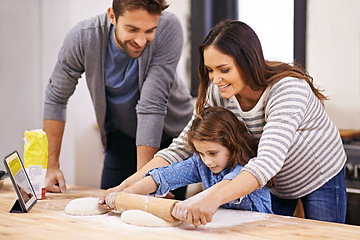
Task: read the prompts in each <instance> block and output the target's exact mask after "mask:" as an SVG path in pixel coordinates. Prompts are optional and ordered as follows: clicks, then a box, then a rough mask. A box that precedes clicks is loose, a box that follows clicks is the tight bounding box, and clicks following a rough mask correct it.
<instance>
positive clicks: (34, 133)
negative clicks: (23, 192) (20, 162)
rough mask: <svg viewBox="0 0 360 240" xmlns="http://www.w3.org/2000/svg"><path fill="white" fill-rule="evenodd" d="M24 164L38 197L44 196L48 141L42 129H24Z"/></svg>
mask: <svg viewBox="0 0 360 240" xmlns="http://www.w3.org/2000/svg"><path fill="white" fill-rule="evenodd" d="M24 141H25V144H24V166H25V169H26V171H27V173H28V175H29V178H30V181H31V184H32V185H33V188H34V190H35V194H36V197H37V198H38V199H43V198H45V192H46V189H45V187H46V185H45V176H46V169H47V163H48V141H47V137H46V133H45V132H44V131H43V130H42V129H36V130H31V131H25V138H24Z"/></svg>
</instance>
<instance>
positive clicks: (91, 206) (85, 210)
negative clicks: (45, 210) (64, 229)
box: [64, 197, 108, 216]
mask: <svg viewBox="0 0 360 240" xmlns="http://www.w3.org/2000/svg"><path fill="white" fill-rule="evenodd" d="M98 204H99V199H98V198H94V197H86V198H77V199H74V200H72V201H71V202H69V203H68V205H67V206H66V207H65V210H64V211H65V213H66V214H69V215H75V216H91V215H99V214H104V213H107V212H108V210H105V209H101V208H99V205H98Z"/></svg>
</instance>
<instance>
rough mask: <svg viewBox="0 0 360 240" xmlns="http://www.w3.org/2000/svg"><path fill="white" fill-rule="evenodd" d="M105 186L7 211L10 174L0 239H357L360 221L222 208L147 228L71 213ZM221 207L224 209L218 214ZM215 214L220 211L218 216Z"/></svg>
mask: <svg viewBox="0 0 360 240" xmlns="http://www.w3.org/2000/svg"><path fill="white" fill-rule="evenodd" d="M101 191H102V190H99V189H90V188H83V187H76V186H68V192H67V193H65V194H56V193H47V194H46V198H45V199H43V200H39V201H38V202H37V203H36V204H35V206H34V207H33V208H32V209H31V210H30V212H28V213H9V211H10V209H11V207H12V205H13V204H14V202H15V200H16V193H15V190H14V189H13V187H12V185H11V182H10V179H8V178H7V179H5V184H4V185H3V186H2V187H1V189H0V200H1V204H0V239H1V240H8V239H36V240H40V239H88V240H91V239H96V240H99V239H146V240H148V239H166V240H168V239H175V240H176V239H261V240H264V239H277V240H278V239H358V238H359V236H360V226H352V225H346V224H335V223H326V222H320V221H311V220H306V219H301V218H294V217H283V216H277V215H271V214H263V213H255V212H246V211H239V210H220V211H218V212H217V213H216V214H215V215H214V219H213V223H211V224H208V225H205V226H201V227H199V228H198V229H196V228H195V227H193V226H191V225H188V224H186V223H184V224H182V225H180V226H178V227H170V228H149V227H138V226H132V225H128V224H125V223H123V222H121V220H120V218H119V214H116V213H108V214H105V215H98V216H86V217H85V216H81V217H78V216H69V215H66V214H65V213H64V211H63V210H64V208H65V206H66V205H67V204H68V203H69V202H70V201H71V200H72V199H75V198H80V197H98V196H99V195H100V193H101ZM218 213H221V214H219V215H217V214H218ZM215 216H218V217H217V218H216V217H215Z"/></svg>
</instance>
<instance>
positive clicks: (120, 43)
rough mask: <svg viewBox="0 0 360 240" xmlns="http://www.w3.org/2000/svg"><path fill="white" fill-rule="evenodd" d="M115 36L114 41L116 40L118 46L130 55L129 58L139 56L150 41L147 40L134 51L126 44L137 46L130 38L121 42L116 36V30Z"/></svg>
mask: <svg viewBox="0 0 360 240" xmlns="http://www.w3.org/2000/svg"><path fill="white" fill-rule="evenodd" d="M115 38H116V41H117V42H118V44H119V45H120V47H121V48H122V49H123V50H124V51H125V53H126V54H127V55H128V56H129V57H131V58H139V57H140V56H141V55H142V54H143V52H144V51H145V49H146V48H147V47H148V46H149V44H150V42H149V41H147V42H146V44H145V47H144V48H143V49H142V50H141V52H140V51H134V50H132V49H130V48H129V47H128V46H129V45H130V44H132V45H133V46H138V45H137V44H136V43H135V42H132V43H130V40H128V41H125V42H122V41H121V40H120V38H118V36H117V34H116V31H115Z"/></svg>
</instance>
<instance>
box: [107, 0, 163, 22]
mask: <svg viewBox="0 0 360 240" xmlns="http://www.w3.org/2000/svg"><path fill="white" fill-rule="evenodd" d="M168 7H169V4H167V2H166V0H113V6H112V8H113V10H114V13H115V17H116V19H117V18H118V17H119V16H122V15H123V14H124V12H125V11H129V10H136V9H144V10H146V11H147V12H148V13H150V14H157V15H160V14H161V12H162V11H164V10H165V9H166V8H168Z"/></svg>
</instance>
